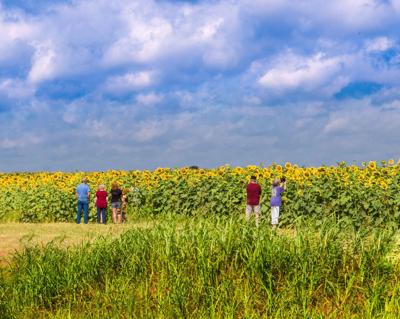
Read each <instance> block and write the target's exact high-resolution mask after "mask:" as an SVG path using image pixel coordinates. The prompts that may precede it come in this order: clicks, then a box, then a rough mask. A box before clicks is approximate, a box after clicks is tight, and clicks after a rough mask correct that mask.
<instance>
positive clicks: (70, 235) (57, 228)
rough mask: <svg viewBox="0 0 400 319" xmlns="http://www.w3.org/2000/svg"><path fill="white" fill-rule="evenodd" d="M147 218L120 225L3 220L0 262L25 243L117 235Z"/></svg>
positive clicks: (65, 242)
mask: <svg viewBox="0 0 400 319" xmlns="http://www.w3.org/2000/svg"><path fill="white" fill-rule="evenodd" d="M150 223H151V222H138V223H128V224H122V225H112V224H110V225H98V224H88V225H84V224H80V225H77V224H75V223H46V224H25V223H4V224H0V265H3V264H5V263H7V261H8V259H9V258H10V256H11V255H12V254H13V253H15V251H18V250H20V249H21V248H22V247H23V246H24V245H26V244H40V245H45V244H47V243H48V242H50V241H52V240H57V241H60V243H61V245H65V246H66V247H67V246H72V245H76V244H79V243H82V242H86V241H92V240H94V239H96V238H98V237H99V236H107V235H111V236H118V235H120V234H122V233H123V232H124V231H126V230H127V229H129V228H134V227H143V228H146V227H149V226H150Z"/></svg>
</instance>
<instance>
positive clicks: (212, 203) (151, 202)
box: [0, 160, 400, 226]
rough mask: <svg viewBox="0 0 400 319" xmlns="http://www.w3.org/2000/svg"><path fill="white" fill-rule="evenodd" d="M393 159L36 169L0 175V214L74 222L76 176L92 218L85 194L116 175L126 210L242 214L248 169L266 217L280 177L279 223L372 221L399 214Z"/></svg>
mask: <svg viewBox="0 0 400 319" xmlns="http://www.w3.org/2000/svg"><path fill="white" fill-rule="evenodd" d="M399 168H400V161H399V162H397V163H396V162H395V161H394V160H389V161H381V162H380V163H377V162H375V161H371V162H369V163H362V164H361V165H347V164H346V163H344V162H341V163H338V164H337V165H336V166H321V167H299V166H298V165H293V164H291V163H285V164H284V165H279V164H272V165H270V166H268V167H263V166H262V165H260V166H247V167H231V166H229V165H226V166H222V167H219V168H215V169H201V168H200V169H199V168H196V167H194V168H189V167H184V168H158V169H156V170H154V171H148V170H143V171H138V170H133V171H115V170H111V171H106V172H89V173H88V172H74V173H62V172H54V173H51V172H38V173H2V174H0V204H1V207H2V209H1V210H0V220H1V221H22V222H54V221H74V219H75V215H76V197H75V189H76V186H77V185H78V184H79V183H80V181H81V180H82V178H83V177H86V178H88V180H89V186H90V188H91V202H90V219H91V220H94V219H95V215H96V214H95V206H94V199H93V193H94V192H95V190H96V189H97V186H98V185H99V184H104V185H106V187H107V189H110V187H111V184H112V183H114V182H117V183H118V184H119V186H120V187H121V188H122V189H123V190H124V192H125V193H126V195H127V198H128V206H127V210H128V216H129V215H131V216H132V215H153V214H163V213H175V214H184V215H232V214H243V210H244V205H245V201H246V192H245V186H246V184H247V183H248V181H249V178H250V176H251V175H255V176H257V178H258V181H259V183H260V185H261V187H262V189H263V194H262V212H263V213H264V216H268V215H267V214H268V212H269V196H270V188H271V183H272V180H273V179H275V178H280V177H283V176H285V177H286V180H287V191H286V192H285V193H284V197H283V208H282V213H281V216H282V219H281V221H282V223H284V224H285V223H286V224H288V223H291V221H293V220H294V219H296V218H297V217H301V216H305V217H316V218H317V219H320V218H321V219H322V218H323V217H327V216H329V217H332V216H334V217H337V218H348V219H349V220H350V221H351V222H352V223H354V224H359V225H361V224H365V223H367V224H371V225H375V226H379V225H380V224H382V223H386V222H397V221H400V210H399V208H400V183H399V179H400V174H399Z"/></svg>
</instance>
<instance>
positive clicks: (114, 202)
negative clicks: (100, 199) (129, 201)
mask: <svg viewBox="0 0 400 319" xmlns="http://www.w3.org/2000/svg"><path fill="white" fill-rule="evenodd" d="M110 193H111V208H112V215H113V222H114V224H116V223H117V222H118V223H120V222H121V205H122V190H121V189H120V188H119V187H118V184H117V183H114V184H112V187H111V192H110Z"/></svg>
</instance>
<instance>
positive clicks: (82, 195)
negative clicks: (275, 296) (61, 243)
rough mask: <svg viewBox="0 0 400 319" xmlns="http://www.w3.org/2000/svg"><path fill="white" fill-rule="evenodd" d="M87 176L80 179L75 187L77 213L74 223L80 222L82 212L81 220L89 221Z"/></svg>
mask: <svg viewBox="0 0 400 319" xmlns="http://www.w3.org/2000/svg"><path fill="white" fill-rule="evenodd" d="M87 183H88V180H87V178H86V177H85V178H83V179H82V183H80V184H79V185H78V187H77V188H76V198H77V199H78V213H77V215H76V223H77V224H80V223H81V213H82V210H83V212H84V215H83V220H84V222H85V224H87V223H88V222H89V197H90V188H89V186H88V184H87Z"/></svg>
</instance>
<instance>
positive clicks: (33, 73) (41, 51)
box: [28, 45, 57, 83]
mask: <svg viewBox="0 0 400 319" xmlns="http://www.w3.org/2000/svg"><path fill="white" fill-rule="evenodd" d="M56 57H57V56H56V53H55V50H54V49H53V48H52V46H51V45H38V46H37V48H36V52H35V55H34V56H33V61H32V67H31V69H30V71H29V75H28V79H29V81H30V82H32V83H38V82H42V81H45V80H51V79H53V78H54V77H55V75H56V72H57V61H56Z"/></svg>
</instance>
